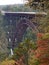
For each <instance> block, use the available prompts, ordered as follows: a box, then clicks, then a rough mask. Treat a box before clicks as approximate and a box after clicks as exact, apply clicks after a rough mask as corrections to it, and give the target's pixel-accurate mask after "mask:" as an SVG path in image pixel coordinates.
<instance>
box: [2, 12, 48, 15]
mask: <svg viewBox="0 0 49 65" xmlns="http://www.w3.org/2000/svg"><path fill="white" fill-rule="evenodd" d="M1 13H2V14H3V15H5V14H19V15H47V13H46V12H8V11H1Z"/></svg>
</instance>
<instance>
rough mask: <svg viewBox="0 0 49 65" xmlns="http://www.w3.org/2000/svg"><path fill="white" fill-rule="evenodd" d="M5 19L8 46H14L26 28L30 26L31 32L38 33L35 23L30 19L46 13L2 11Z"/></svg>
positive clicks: (19, 40)
mask: <svg viewBox="0 0 49 65" xmlns="http://www.w3.org/2000/svg"><path fill="white" fill-rule="evenodd" d="M2 14H3V16H4V20H5V25H4V26H5V28H6V31H7V38H8V41H9V43H10V47H12V48H14V47H15V46H17V44H18V43H19V42H21V41H22V37H23V35H24V33H25V31H26V29H27V27H30V28H31V29H32V30H33V32H36V33H38V32H39V31H38V29H37V26H38V25H37V24H36V23H34V21H31V19H35V17H38V16H43V15H46V13H45V12H3V11H2Z"/></svg>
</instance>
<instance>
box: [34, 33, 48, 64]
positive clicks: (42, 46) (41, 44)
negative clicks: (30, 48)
mask: <svg viewBox="0 0 49 65" xmlns="http://www.w3.org/2000/svg"><path fill="white" fill-rule="evenodd" d="M35 56H36V58H38V59H39V61H40V64H39V65H48V64H49V33H45V34H43V33H38V35H37V49H36V50H35Z"/></svg>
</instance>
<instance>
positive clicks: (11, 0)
mask: <svg viewBox="0 0 49 65" xmlns="http://www.w3.org/2000/svg"><path fill="white" fill-rule="evenodd" d="M23 3H24V0H0V5H9V4H23Z"/></svg>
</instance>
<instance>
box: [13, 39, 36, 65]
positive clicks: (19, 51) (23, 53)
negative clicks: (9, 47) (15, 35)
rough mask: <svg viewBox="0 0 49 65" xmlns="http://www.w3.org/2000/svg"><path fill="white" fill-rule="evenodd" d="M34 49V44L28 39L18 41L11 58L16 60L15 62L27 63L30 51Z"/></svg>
mask: <svg viewBox="0 0 49 65" xmlns="http://www.w3.org/2000/svg"><path fill="white" fill-rule="evenodd" d="M35 49H36V44H35V43H34V42H32V41H31V40H30V39H26V40H25V41H24V42H22V43H20V45H19V46H18V47H17V48H16V49H15V50H14V56H13V59H15V60H16V63H18V61H19V62H20V63H22V64H25V65H29V57H30V53H31V52H32V51H33V50H35ZM20 59H21V61H20ZM20 65H21V64H20Z"/></svg>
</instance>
